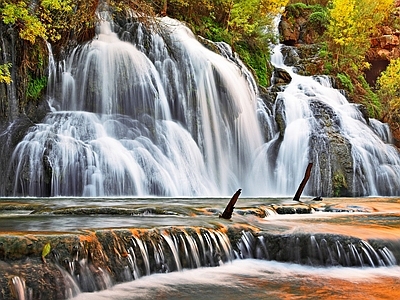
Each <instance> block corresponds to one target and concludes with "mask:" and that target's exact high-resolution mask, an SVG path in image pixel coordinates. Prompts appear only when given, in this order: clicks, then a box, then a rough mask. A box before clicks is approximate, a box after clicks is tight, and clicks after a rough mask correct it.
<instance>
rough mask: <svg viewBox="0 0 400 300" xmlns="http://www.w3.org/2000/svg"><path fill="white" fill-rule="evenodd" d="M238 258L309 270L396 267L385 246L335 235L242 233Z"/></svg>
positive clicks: (395, 261)
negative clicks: (309, 268)
mask: <svg viewBox="0 0 400 300" xmlns="http://www.w3.org/2000/svg"><path fill="white" fill-rule="evenodd" d="M236 247H237V249H238V256H239V257H240V258H257V259H265V260H276V261H282V262H292V263H298V264H305V265H311V266H338V265H339V266H343V267H388V266H394V265H397V260H396V258H395V257H394V255H393V253H392V252H391V251H390V250H389V249H388V248H387V247H386V246H384V245H383V246H379V247H378V248H376V249H375V248H374V247H372V246H371V244H369V243H368V242H367V241H364V240H360V239H355V238H350V237H346V236H335V235H327V234H324V235H306V234H303V235H298V234H293V235H285V236H276V235H269V234H259V235H257V236H254V235H253V233H251V232H243V234H242V237H241V239H240V240H239V241H238V243H237V245H236Z"/></svg>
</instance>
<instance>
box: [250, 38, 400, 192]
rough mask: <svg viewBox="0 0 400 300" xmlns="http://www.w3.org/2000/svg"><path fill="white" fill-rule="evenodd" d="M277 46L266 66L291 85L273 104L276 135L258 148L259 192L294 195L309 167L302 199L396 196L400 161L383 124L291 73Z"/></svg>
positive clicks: (320, 83) (325, 82) (326, 82)
mask: <svg viewBox="0 0 400 300" xmlns="http://www.w3.org/2000/svg"><path fill="white" fill-rule="evenodd" d="M281 47H282V46H281V45H278V46H276V47H275V48H274V54H273V56H272V59H271V61H272V64H273V65H274V66H275V67H276V68H278V69H282V70H285V72H287V74H288V76H289V77H290V78H291V82H290V83H289V84H287V85H285V86H283V87H281V91H280V92H278V96H277V99H276V101H275V104H274V105H275V106H274V114H275V115H276V117H277V118H278V119H279V120H281V124H280V131H276V134H275V136H274V137H273V139H272V140H271V141H269V142H267V143H266V144H264V146H263V147H262V149H261V150H260V152H259V156H258V158H257V159H256V163H255V166H254V168H253V174H255V175H256V176H257V177H258V178H268V179H269V180H266V181H265V184H264V189H265V191H268V192H269V193H270V194H271V193H272V194H280V193H282V192H283V194H285V193H287V192H289V191H290V193H291V194H294V192H295V191H296V188H297V184H298V183H299V182H301V180H302V178H303V176H304V170H305V169H306V166H307V165H308V163H309V162H313V173H312V175H311V177H310V181H309V183H308V185H307V187H306V191H305V193H306V194H307V193H308V191H312V192H310V193H311V194H313V195H341V193H344V194H347V195H349V196H363V195H391V196H394V195H398V194H399V190H400V182H399V180H398V178H399V177H400V156H399V152H398V150H397V149H396V148H395V147H394V146H393V145H391V144H389V143H390V142H391V135H390V133H389V131H388V127H387V125H385V124H382V123H380V122H379V121H377V120H375V119H366V118H365V116H364V115H363V114H362V112H361V111H360V109H359V107H358V106H357V105H355V104H352V103H349V102H348V101H347V99H346V98H345V96H344V95H343V94H342V93H341V91H339V90H337V89H334V88H333V85H332V82H331V80H330V78H329V77H327V76H314V77H309V76H301V75H298V74H296V72H295V69H294V68H293V67H290V66H286V65H285V62H284V57H283V55H282V52H281ZM266 157H271V158H272V157H273V158H274V159H271V160H269V159H265V158H266ZM278 174H279V176H278ZM257 185H258V183H257V184H255V185H254V190H256V189H257ZM344 190H346V191H344ZM264 193H265V192H264Z"/></svg>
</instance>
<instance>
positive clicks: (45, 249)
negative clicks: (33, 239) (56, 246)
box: [42, 243, 51, 259]
mask: <svg viewBox="0 0 400 300" xmlns="http://www.w3.org/2000/svg"><path fill="white" fill-rule="evenodd" d="M50 251H51V246H50V243H47V244H46V245H44V247H43V250H42V259H44V258H45V257H46V256H47V255H48V254H49V253H50Z"/></svg>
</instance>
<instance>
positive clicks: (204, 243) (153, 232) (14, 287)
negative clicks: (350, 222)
mask: <svg viewBox="0 0 400 300" xmlns="http://www.w3.org/2000/svg"><path fill="white" fill-rule="evenodd" d="M32 241H34V243H33V244H32ZM47 243H50V244H51V245H52V250H51V252H50V253H49V254H48V255H47V256H46V258H45V259H44V258H43V257H41V255H42V248H43V246H44V245H45V244H47ZM4 244H5V245H3V246H4V247H9V246H10V245H13V246H15V245H18V249H19V252H18V253H15V257H13V258H12V263H11V262H10V263H8V262H7V259H6V258H2V259H3V260H4V261H3V262H2V269H0V271H1V272H2V273H1V274H7V276H2V277H1V278H0V287H1V288H2V291H4V293H5V294H4V293H3V294H2V295H6V296H5V297H6V298H7V295H9V297H11V295H12V296H13V297H14V298H17V299H37V298H41V296H40V295H41V293H42V292H43V291H44V290H45V291H46V295H47V296H48V297H49V298H54V299H67V298H71V297H75V296H77V295H78V294H80V293H82V292H88V293H91V292H96V291H102V290H106V289H110V288H112V287H113V286H114V285H115V284H119V283H123V282H128V281H132V280H139V279H141V278H142V277H144V276H151V275H152V274H157V273H170V272H180V271H183V270H188V269H197V268H203V267H219V266H222V265H224V264H226V263H228V262H232V261H233V260H234V259H248V258H251V259H260V260H273V261H278V262H288V263H291V264H293V263H296V264H302V265H309V266H314V267H330V266H343V267H371V268H377V267H380V268H383V267H391V266H395V265H397V260H396V258H395V255H394V254H393V253H392V251H391V250H389V248H388V245H387V244H385V242H383V241H381V242H379V241H374V242H370V243H369V242H367V241H364V240H360V239H358V238H353V237H349V236H340V235H333V234H296V233H292V234H269V233H265V232H258V233H254V232H252V231H248V230H245V229H243V228H239V227H238V228H228V229H226V228H219V229H212V228H204V227H193V228H190V227H188V228H180V227H170V228H161V229H103V230H98V231H94V232H89V231H88V232H86V233H84V234H78V235H75V234H62V235H56V236H53V237H51V236H49V235H29V238H28V237H27V236H20V235H15V236H13V235H10V236H9V238H8V239H7V240H4ZM392 246H393V245H392ZM0 250H1V249H0ZM394 250H395V251H397V252H396V255H398V249H396V247H395V248H394ZM0 254H1V252H0ZM28 255H29V259H27V256H28ZM54 282H57V284H54Z"/></svg>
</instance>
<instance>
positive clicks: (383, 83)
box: [377, 58, 400, 129]
mask: <svg viewBox="0 0 400 300" xmlns="http://www.w3.org/2000/svg"><path fill="white" fill-rule="evenodd" d="M399 82H400V58H398V59H395V60H392V61H391V62H390V64H389V65H388V66H387V68H386V70H385V71H383V72H382V73H381V75H380V77H379V78H378V80H377V86H378V94H379V95H380V98H381V99H384V100H385V101H384V105H385V114H384V119H385V121H387V122H389V123H391V124H392V125H393V124H397V128H396V129H398V127H399V124H400V85H399Z"/></svg>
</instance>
